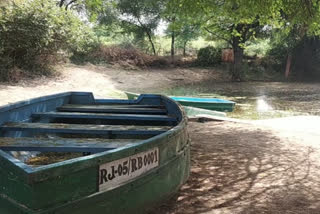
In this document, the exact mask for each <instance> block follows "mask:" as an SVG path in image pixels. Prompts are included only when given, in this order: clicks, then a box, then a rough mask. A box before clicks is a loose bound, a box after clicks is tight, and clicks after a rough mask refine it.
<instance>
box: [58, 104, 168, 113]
mask: <svg viewBox="0 0 320 214" xmlns="http://www.w3.org/2000/svg"><path fill="white" fill-rule="evenodd" d="M57 110H58V111H63V112H86V113H121V114H155V115H165V114H166V113H167V110H166V109H164V108H149V107H145V108H141V107H123V106H118V107H115V106H106V105H72V104H68V105H64V106H61V107H58V108H57Z"/></svg>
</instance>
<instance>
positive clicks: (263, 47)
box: [244, 38, 270, 57]
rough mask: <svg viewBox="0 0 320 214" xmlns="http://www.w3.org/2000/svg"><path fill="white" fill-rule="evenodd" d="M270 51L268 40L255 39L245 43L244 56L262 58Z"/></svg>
mask: <svg viewBox="0 0 320 214" xmlns="http://www.w3.org/2000/svg"><path fill="white" fill-rule="evenodd" d="M269 49H270V39H269V38H268V39H256V40H253V41H249V42H247V43H246V47H245V50H244V53H245V55H247V56H251V57H255V56H257V57H264V56H265V55H266V54H267V52H268V51H269Z"/></svg>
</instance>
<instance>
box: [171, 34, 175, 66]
mask: <svg viewBox="0 0 320 214" xmlns="http://www.w3.org/2000/svg"><path fill="white" fill-rule="evenodd" d="M174 40H175V35H174V30H173V31H172V32H171V60H172V62H173V61H174V55H175V53H174V52H175V51H174Z"/></svg>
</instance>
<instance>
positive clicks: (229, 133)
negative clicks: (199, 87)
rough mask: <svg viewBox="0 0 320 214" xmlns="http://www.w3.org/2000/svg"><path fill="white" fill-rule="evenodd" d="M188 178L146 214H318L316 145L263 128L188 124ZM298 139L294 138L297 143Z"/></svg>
mask: <svg viewBox="0 0 320 214" xmlns="http://www.w3.org/2000/svg"><path fill="white" fill-rule="evenodd" d="M189 130H190V134H191V139H192V147H191V153H192V156H191V159H192V167H191V176H190V179H189V180H188V182H187V184H185V185H184V186H183V187H182V188H181V190H180V192H179V193H178V194H177V195H176V196H175V197H174V198H173V199H171V200H170V201H168V202H166V203H165V204H163V205H162V206H161V207H160V208H158V209H157V210H156V211H152V212H150V213H152V214H155V213H157V214H194V213H206V214H209V213H210V214H260V213H263V214H293V213H294V214H307V213H308V214H316V213H320V159H319V155H320V150H319V147H314V146H312V144H320V136H319V135H317V136H315V137H313V138H312V139H311V138H309V140H308V141H306V142H303V141H300V140H299V134H297V135H294V134H293V135H291V136H284V135H283V134H282V132H279V131H278V130H275V129H271V128H266V126H261V125H256V124H249V123H234V122H208V123H195V122H192V123H189ZM297 137H298V138H297Z"/></svg>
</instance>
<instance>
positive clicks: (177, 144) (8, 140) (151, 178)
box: [0, 92, 190, 214]
mask: <svg viewBox="0 0 320 214" xmlns="http://www.w3.org/2000/svg"><path fill="white" fill-rule="evenodd" d="M186 124H187V121H186V118H185V115H184V112H183V110H182V109H181V106H180V105H178V104H177V103H176V102H175V101H173V100H172V99H170V98H167V97H165V96H161V95H141V96H139V98H138V99H136V100H114V99H95V98H94V96H93V94H92V93H89V92H66V93H61V94H55V95H51V96H45V97H40V98H35V99H32V100H28V101H23V102H19V103H15V104H10V105H7V106H3V107H2V108H0V135H1V136H0V189H1V192H0V213H1V214H15V213H32V214H33V213H36V214H40V213H41V214H42V213H75V214H87V213H97V214H99V213H113V214H117V213H142V212H143V211H144V210H145V208H146V207H151V206H153V205H155V204H157V203H159V202H160V201H161V200H164V199H167V198H168V196H170V195H172V194H173V193H175V192H176V191H177V190H178V189H179V187H180V186H181V185H182V184H183V183H184V182H185V181H186V180H187V178H188V176H189V169H190V147H189V146H190V145H189V138H188V134H187V129H186Z"/></svg>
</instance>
